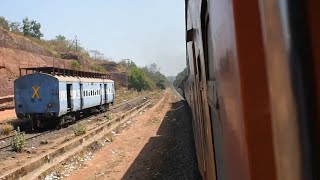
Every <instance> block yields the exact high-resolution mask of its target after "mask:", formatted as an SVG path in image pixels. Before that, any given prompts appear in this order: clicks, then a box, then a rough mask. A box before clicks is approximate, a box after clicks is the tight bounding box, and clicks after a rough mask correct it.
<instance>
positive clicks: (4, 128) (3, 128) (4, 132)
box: [0, 123, 14, 136]
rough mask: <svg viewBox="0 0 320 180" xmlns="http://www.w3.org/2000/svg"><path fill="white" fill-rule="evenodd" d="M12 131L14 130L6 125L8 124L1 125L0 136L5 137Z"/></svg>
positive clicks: (10, 125) (9, 125)
mask: <svg viewBox="0 0 320 180" xmlns="http://www.w3.org/2000/svg"><path fill="white" fill-rule="evenodd" d="M13 129H14V128H13V126H12V124H8V123H5V124H2V125H0V134H1V135H5V136H7V135H9V134H11V133H12V132H13Z"/></svg>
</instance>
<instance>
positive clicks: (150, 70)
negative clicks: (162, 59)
mask: <svg viewBox="0 0 320 180" xmlns="http://www.w3.org/2000/svg"><path fill="white" fill-rule="evenodd" d="M142 70H143V71H144V72H145V74H146V75H147V76H148V78H149V79H150V80H151V83H150V84H151V87H152V88H156V87H157V88H160V89H165V87H166V86H167V84H168V81H167V79H166V77H165V75H163V74H162V73H161V72H160V68H159V67H158V65H157V64H156V63H152V64H150V65H147V66H145V67H143V68H142Z"/></svg>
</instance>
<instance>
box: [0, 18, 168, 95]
mask: <svg viewBox="0 0 320 180" xmlns="http://www.w3.org/2000/svg"><path fill="white" fill-rule="evenodd" d="M0 27H2V28H3V29H5V30H7V31H10V32H11V33H14V34H16V35H19V36H24V37H26V38H28V39H30V40H31V41H32V42H34V43H36V44H38V45H39V46H41V47H43V48H44V49H46V50H47V51H49V52H50V53H51V56H53V57H56V58H61V59H73V61H72V62H71V63H70V64H71V68H72V69H76V70H80V69H86V70H88V69H91V70H94V71H101V72H105V71H106V70H109V68H110V67H112V69H113V70H114V69H115V68H114V67H115V66H117V69H116V70H118V71H120V72H128V87H129V88H132V89H136V90H138V91H142V90H149V89H156V88H158V89H164V88H165V87H166V86H167V84H168V81H167V79H166V77H165V76H164V75H163V74H162V73H161V72H160V68H159V67H158V66H157V64H155V63H153V64H151V65H147V66H145V67H138V66H137V65H136V64H135V63H134V62H133V61H132V60H130V59H124V60H122V61H120V62H119V63H118V64H116V63H115V62H112V61H110V60H108V59H107V58H105V56H104V54H103V53H101V52H99V51H97V50H86V49H85V48H84V47H81V45H80V44H79V41H78V39H77V38H75V39H73V40H72V39H71V40H70V39H67V38H66V37H65V36H63V35H61V34H59V35H57V36H56V37H55V38H54V39H51V40H44V39H42V38H41V37H43V34H42V32H41V24H40V23H38V22H37V21H35V20H29V19H28V17H26V18H24V19H23V20H22V23H20V22H9V21H8V20H6V19H5V18H4V17H0Z"/></svg>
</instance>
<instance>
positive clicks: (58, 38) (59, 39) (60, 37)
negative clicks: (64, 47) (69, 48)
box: [55, 34, 66, 42]
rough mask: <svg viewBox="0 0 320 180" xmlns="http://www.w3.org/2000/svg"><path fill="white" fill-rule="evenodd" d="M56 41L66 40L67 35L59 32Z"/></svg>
mask: <svg viewBox="0 0 320 180" xmlns="http://www.w3.org/2000/svg"><path fill="white" fill-rule="evenodd" d="M55 40H56V41H59V42H66V37H65V36H63V35H61V34H59V35H58V36H56V39H55Z"/></svg>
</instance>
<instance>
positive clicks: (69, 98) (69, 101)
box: [67, 84, 73, 111]
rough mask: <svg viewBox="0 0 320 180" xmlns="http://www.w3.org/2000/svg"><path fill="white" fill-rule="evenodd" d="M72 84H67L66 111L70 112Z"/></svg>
mask: <svg viewBox="0 0 320 180" xmlns="http://www.w3.org/2000/svg"><path fill="white" fill-rule="evenodd" d="M71 91H72V84H67V104H68V106H67V108H68V111H71V110H72V108H73V107H72V93H71Z"/></svg>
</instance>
